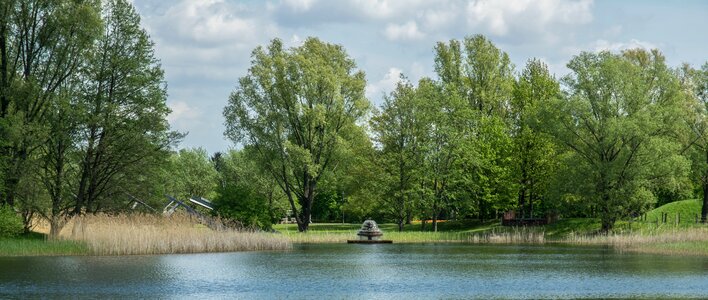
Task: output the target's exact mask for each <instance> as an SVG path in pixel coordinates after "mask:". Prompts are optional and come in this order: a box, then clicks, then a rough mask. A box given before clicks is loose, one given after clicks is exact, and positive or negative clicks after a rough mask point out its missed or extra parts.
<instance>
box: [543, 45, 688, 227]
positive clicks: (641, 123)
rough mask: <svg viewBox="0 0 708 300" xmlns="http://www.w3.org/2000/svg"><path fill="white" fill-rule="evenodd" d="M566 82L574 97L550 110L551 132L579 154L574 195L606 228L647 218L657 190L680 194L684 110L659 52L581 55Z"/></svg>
mask: <svg viewBox="0 0 708 300" xmlns="http://www.w3.org/2000/svg"><path fill="white" fill-rule="evenodd" d="M568 67H569V68H570V69H571V70H572V71H573V73H572V74H570V75H568V76H566V77H565V78H564V84H565V86H566V88H567V91H568V94H567V95H566V97H564V98H563V99H562V100H556V101H554V102H552V104H551V105H548V106H547V107H545V108H544V109H545V110H546V111H545V117H544V118H545V119H544V120H545V123H546V124H549V125H550V126H549V128H548V129H550V132H551V133H552V134H553V135H554V137H555V138H556V139H557V140H558V141H559V142H560V143H562V144H564V145H566V146H567V147H568V150H569V151H571V152H572V153H573V155H572V156H570V157H568V159H569V161H568V162H567V164H568V166H569V168H570V169H569V171H571V172H569V174H568V175H576V176H574V177H569V176H568V177H565V178H566V179H565V180H567V182H568V184H566V186H567V187H568V188H569V189H573V190H574V191H571V190H568V193H570V194H576V195H579V196H580V197H582V198H583V199H584V201H587V202H591V203H593V205H595V209H596V211H597V212H598V213H599V216H600V217H601V219H602V229H603V230H604V231H609V230H610V229H612V227H613V225H614V223H615V221H616V220H618V219H620V218H622V217H626V216H629V215H632V214H635V215H636V214H639V213H641V212H644V211H646V210H647V209H648V208H649V207H651V205H652V204H653V203H654V202H656V200H655V199H656V198H655V194H654V193H655V188H654V187H656V186H665V187H678V184H677V183H678V182H681V178H684V177H685V176H686V172H687V170H688V167H689V163H688V161H687V160H686V159H685V158H684V157H683V156H681V155H680V154H679V150H680V145H679V144H678V143H677V140H676V139H674V138H673V137H672V135H671V133H672V132H673V130H674V128H676V127H677V125H678V122H677V120H678V118H677V116H680V109H681V107H682V105H683V102H682V98H681V97H680V93H679V90H678V89H679V85H678V81H677V79H676V78H675V76H674V74H673V73H672V72H671V70H669V69H668V68H667V67H666V65H665V62H664V58H663V56H662V55H661V54H660V53H659V52H657V51H653V52H645V51H643V50H632V51H628V52H625V53H624V54H622V55H616V54H611V53H608V52H601V53H598V54H594V53H587V52H584V53H581V54H580V55H578V56H576V57H575V58H573V60H571V62H570V63H569V64H568Z"/></svg>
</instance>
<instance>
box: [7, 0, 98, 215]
mask: <svg viewBox="0 0 708 300" xmlns="http://www.w3.org/2000/svg"><path fill="white" fill-rule="evenodd" d="M98 11H99V9H98V2H97V1H72V0H26V1H14V0H7V1H2V3H1V4H0V137H1V138H0V140H1V141H3V142H2V144H0V160H2V161H4V162H3V163H1V164H0V165H3V166H4V168H5V169H4V172H3V173H4V175H5V178H4V182H3V184H2V185H3V188H2V189H0V192H2V194H0V202H3V203H7V204H9V205H13V204H14V202H15V192H16V191H17V185H18V184H19V182H20V180H21V178H22V176H23V175H25V174H26V173H25V172H24V170H25V169H26V168H28V166H27V165H25V163H26V162H27V161H28V160H30V159H31V158H32V157H33V156H35V155H36V151H37V150H38V149H39V148H40V147H41V146H42V145H43V143H44V141H45V139H46V134H47V132H48V130H47V122H46V120H47V117H48V113H49V111H50V110H51V107H52V106H53V105H52V103H53V102H54V101H55V97H56V96H57V94H58V91H59V89H60V88H61V87H62V85H64V84H65V83H66V82H67V81H68V80H69V79H70V78H71V77H72V76H73V75H75V74H76V72H77V71H78V68H79V66H80V64H81V61H82V59H83V58H84V57H85V55H86V52H87V51H88V49H90V45H91V43H92V42H93V41H94V38H95V37H96V35H97V34H98V30H97V29H98V28H100V26H99V24H100V18H99V13H98Z"/></svg>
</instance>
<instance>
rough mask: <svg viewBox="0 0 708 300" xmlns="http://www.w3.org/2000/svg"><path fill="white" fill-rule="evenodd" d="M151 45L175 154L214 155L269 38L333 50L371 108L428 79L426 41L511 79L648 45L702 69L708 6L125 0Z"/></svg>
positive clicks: (544, 0)
mask: <svg viewBox="0 0 708 300" xmlns="http://www.w3.org/2000/svg"><path fill="white" fill-rule="evenodd" d="M131 1H132V2H133V4H134V5H135V7H136V10H137V11H138V13H139V14H140V16H141V23H142V26H143V27H144V28H145V29H146V30H147V32H148V33H149V34H150V36H151V38H152V40H153V42H154V43H155V52H156V56H157V57H158V58H159V59H160V60H161V63H162V67H163V69H164V70H165V80H166V82H167V92H168V98H167V104H168V105H169V107H170V108H171V109H172V113H171V114H170V115H169V116H168V121H169V122H170V125H171V127H172V129H173V130H177V131H180V132H185V133H188V135H187V136H186V137H185V139H184V140H183V141H182V143H181V144H180V145H179V148H192V147H202V148H205V149H206V150H207V151H208V152H210V153H213V152H216V151H225V150H228V149H229V148H233V147H234V146H235V145H234V144H233V143H232V142H230V141H228V140H227V139H225V138H224V136H223V132H224V125H223V123H224V118H223V116H222V111H223V109H224V106H226V104H227V102H228V97H229V94H231V92H232V91H234V90H235V89H236V83H237V81H238V78H240V77H242V76H244V75H246V72H247V70H248V68H249V66H250V63H251V57H250V56H251V52H252V51H253V49H255V48H256V47H258V46H263V45H267V44H268V43H269V42H270V40H272V39H274V38H279V39H281V40H283V42H284V43H285V45H287V46H289V47H296V46H298V45H300V44H301V43H302V41H304V40H305V39H306V38H307V37H310V36H312V37H318V38H320V39H321V40H323V41H326V42H329V43H335V44H340V45H342V46H343V47H344V49H346V51H347V53H348V54H349V56H350V57H352V58H353V59H354V60H355V61H356V63H357V66H358V68H360V69H361V70H363V71H364V72H365V73H366V78H367V82H368V83H367V86H366V95H367V97H368V98H369V100H370V101H371V102H372V103H373V104H374V105H376V106H378V105H379V104H380V103H381V102H382V98H383V95H384V94H385V93H389V92H391V90H392V89H393V88H395V85H396V83H397V81H398V80H399V78H400V75H401V74H403V75H405V76H406V77H407V78H408V79H409V80H411V81H412V82H417V81H418V80H419V79H420V78H422V77H426V76H427V77H431V78H435V74H434V72H433V57H434V52H433V47H434V46H435V43H436V42H439V41H449V40H450V39H463V38H464V37H465V36H469V35H474V34H483V35H485V36H487V37H488V38H489V39H491V40H492V42H494V43H495V44H496V45H497V47H499V48H500V49H502V50H503V51H506V52H507V53H508V54H509V56H510V58H511V60H512V62H513V63H514V64H515V66H516V71H517V72H520V71H521V70H522V69H523V67H524V66H525V64H526V61H527V60H529V59H531V58H538V59H541V60H542V61H544V62H545V63H546V64H548V66H549V69H550V71H551V72H552V73H554V74H555V75H556V76H557V77H561V76H563V75H565V74H567V73H568V69H567V68H566V66H565V65H566V64H567V62H568V61H569V60H570V59H571V58H572V57H573V56H574V55H577V54H579V53H580V52H581V51H603V50H609V51H615V52H618V51H621V50H623V49H628V48H636V47H641V48H646V49H652V48H658V49H660V50H661V51H662V52H663V53H664V55H665V56H666V58H667V62H668V63H669V65H671V66H679V65H680V64H682V63H688V64H691V65H693V66H694V67H700V66H701V65H702V64H703V63H705V62H706V61H708V1H609V0H607V1H592V0H569V1H561V0H496V1H492V0H468V1H462V0H337V1H333V0H281V1H277V0H272V1H233V0H172V1H164V0H131Z"/></svg>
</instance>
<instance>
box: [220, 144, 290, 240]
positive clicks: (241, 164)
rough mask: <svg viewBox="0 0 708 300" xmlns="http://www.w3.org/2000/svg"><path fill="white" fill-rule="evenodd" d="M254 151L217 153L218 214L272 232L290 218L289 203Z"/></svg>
mask: <svg viewBox="0 0 708 300" xmlns="http://www.w3.org/2000/svg"><path fill="white" fill-rule="evenodd" d="M253 150H254V149H253V148H245V149H242V150H238V151H237V150H230V151H229V152H228V153H226V154H221V153H218V154H215V155H214V156H213V157H212V163H213V165H214V166H215V168H216V170H217V171H218V182H219V187H218V188H217V189H216V194H217V195H216V198H215V199H214V204H215V206H216V208H215V213H216V214H218V215H219V216H221V217H224V218H229V219H232V220H236V221H238V222H241V223H242V224H243V225H245V226H252V227H258V228H263V229H270V227H271V225H272V224H273V222H276V221H278V220H279V219H280V218H281V217H283V216H285V215H286V211H287V204H286V201H285V199H284V195H283V194H282V192H281V191H280V189H279V187H278V186H277V184H276V182H275V180H274V179H273V178H272V177H270V176H268V174H265V173H264V170H262V169H260V168H259V167H258V163H257V161H256V160H255V159H256V158H255V157H254V156H255V155H254V153H253Z"/></svg>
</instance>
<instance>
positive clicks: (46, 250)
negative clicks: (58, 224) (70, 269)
mask: <svg viewBox="0 0 708 300" xmlns="http://www.w3.org/2000/svg"><path fill="white" fill-rule="evenodd" d="M88 252H89V251H88V247H87V246H86V245H85V244H83V243H79V242H74V241H65V240H57V241H50V240H47V239H46V237H45V235H43V234H40V233H31V234H29V235H22V236H20V237H16V238H1V239H0V256H52V255H86V254H88Z"/></svg>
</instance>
